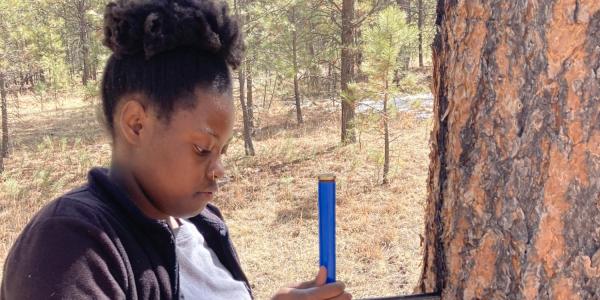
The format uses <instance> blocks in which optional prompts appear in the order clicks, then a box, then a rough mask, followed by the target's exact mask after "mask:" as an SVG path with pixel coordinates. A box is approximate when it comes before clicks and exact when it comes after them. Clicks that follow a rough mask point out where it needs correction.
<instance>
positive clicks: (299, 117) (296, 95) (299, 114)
mask: <svg viewBox="0 0 600 300" xmlns="http://www.w3.org/2000/svg"><path fill="white" fill-rule="evenodd" d="M290 19H291V20H290V21H291V22H292V25H293V26H294V30H293V31H292V63H293V67H294V100H295V102H296V120H297V121H298V124H302V123H303V121H302V107H301V105H300V104H301V103H300V88H299V87H298V48H297V46H298V33H297V32H296V28H297V27H296V7H295V6H293V7H292V13H291V16H290Z"/></svg>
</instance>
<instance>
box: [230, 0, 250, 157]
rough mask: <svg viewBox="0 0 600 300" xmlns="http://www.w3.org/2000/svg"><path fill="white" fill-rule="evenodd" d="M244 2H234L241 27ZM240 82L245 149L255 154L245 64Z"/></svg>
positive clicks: (247, 152)
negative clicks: (241, 12)
mask: <svg viewBox="0 0 600 300" xmlns="http://www.w3.org/2000/svg"><path fill="white" fill-rule="evenodd" d="M243 4H244V3H243V0H234V2H233V6H234V10H235V15H236V17H237V19H238V24H239V27H240V28H244V17H243V16H241V15H240V9H241V6H242V5H243ZM238 82H239V87H240V104H241V107H242V120H243V123H244V124H243V127H244V128H243V131H244V150H245V153H246V155H249V156H254V154H255V152H254V144H253V143H252V129H251V128H250V116H249V113H248V107H247V106H246V101H245V100H244V96H245V93H244V85H245V82H246V76H245V74H244V65H241V66H240V67H239V69H238Z"/></svg>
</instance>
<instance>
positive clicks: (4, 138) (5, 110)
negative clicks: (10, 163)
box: [0, 73, 8, 173]
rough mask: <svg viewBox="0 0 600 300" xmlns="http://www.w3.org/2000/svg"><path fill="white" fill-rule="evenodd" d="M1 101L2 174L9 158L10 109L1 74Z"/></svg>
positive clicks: (0, 149)
mask: <svg viewBox="0 0 600 300" xmlns="http://www.w3.org/2000/svg"><path fill="white" fill-rule="evenodd" d="M0 101H1V106H2V108H1V109H2V146H1V148H0V173H1V172H2V171H3V170H4V160H3V158H4V157H8V108H7V105H8V103H7V101H6V82H5V78H4V74H3V73H0Z"/></svg>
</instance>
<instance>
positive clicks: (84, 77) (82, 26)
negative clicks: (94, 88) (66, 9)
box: [77, 0, 91, 85]
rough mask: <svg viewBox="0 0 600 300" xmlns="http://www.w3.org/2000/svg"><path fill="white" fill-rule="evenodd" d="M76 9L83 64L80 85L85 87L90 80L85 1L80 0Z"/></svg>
mask: <svg viewBox="0 0 600 300" xmlns="http://www.w3.org/2000/svg"><path fill="white" fill-rule="evenodd" d="M77 8H78V10H79V11H78V14H79V15H78V17H79V42H80V43H81V44H80V47H81V60H82V63H83V72H82V74H81V83H82V84H83V85H87V82H88V80H89V79H90V73H91V72H90V61H89V56H90V54H89V53H90V49H89V41H88V33H87V31H88V30H87V21H86V19H85V18H86V16H85V13H86V10H87V5H86V1H85V0H81V1H79V2H78V3H77Z"/></svg>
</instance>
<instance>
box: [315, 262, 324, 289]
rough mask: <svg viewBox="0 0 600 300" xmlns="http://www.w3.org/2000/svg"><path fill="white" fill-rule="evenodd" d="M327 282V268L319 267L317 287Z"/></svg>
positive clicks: (316, 279)
mask: <svg viewBox="0 0 600 300" xmlns="http://www.w3.org/2000/svg"><path fill="white" fill-rule="evenodd" d="M325 281H327V268H325V267H324V266H321V267H319V272H318V273H317V278H315V284H316V286H322V285H324V284H325Z"/></svg>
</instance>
